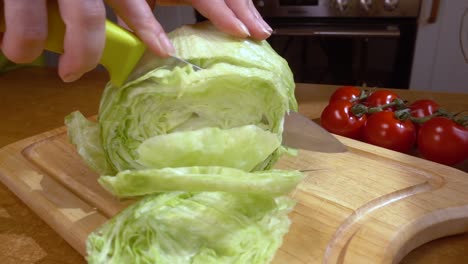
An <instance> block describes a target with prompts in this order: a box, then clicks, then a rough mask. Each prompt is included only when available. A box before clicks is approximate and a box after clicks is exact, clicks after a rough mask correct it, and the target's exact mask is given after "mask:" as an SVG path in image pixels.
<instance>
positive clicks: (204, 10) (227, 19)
mask: <svg viewBox="0 0 468 264" xmlns="http://www.w3.org/2000/svg"><path fill="white" fill-rule="evenodd" d="M191 2H192V6H193V7H194V8H195V9H197V10H198V12H200V13H201V14H202V15H203V16H204V17H206V18H208V19H209V20H211V22H212V23H213V24H214V25H215V26H216V27H217V28H219V29H220V30H221V31H224V32H226V33H228V34H231V35H234V36H237V37H242V38H245V37H248V36H250V32H249V30H248V29H247V27H246V26H245V25H244V24H243V23H242V22H241V21H240V20H239V19H238V18H237V17H236V15H235V14H234V12H233V11H232V10H231V9H230V8H229V7H228V6H227V5H226V3H225V2H224V0H208V1H206V0H192V1H191Z"/></svg>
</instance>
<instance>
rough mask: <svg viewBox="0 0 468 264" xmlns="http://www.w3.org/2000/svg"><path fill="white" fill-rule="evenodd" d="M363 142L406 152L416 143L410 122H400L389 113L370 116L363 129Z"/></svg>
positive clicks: (413, 128) (414, 130)
mask: <svg viewBox="0 0 468 264" xmlns="http://www.w3.org/2000/svg"><path fill="white" fill-rule="evenodd" d="M363 137H364V141H365V142H367V143H370V144H373V145H377V146H380V147H384V148H388V149H393V150H396V151H400V152H408V151H409V150H411V148H412V147H413V145H414V142H415V141H416V129H415V127H414V125H413V123H412V122H411V121H410V120H406V121H401V120H398V119H396V118H395V117H394V113H393V112H390V111H382V112H377V113H375V114H373V115H371V116H370V117H369V118H368V119H367V122H366V125H365V126H364V129H363Z"/></svg>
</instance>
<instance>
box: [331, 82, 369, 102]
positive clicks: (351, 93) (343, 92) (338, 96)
mask: <svg viewBox="0 0 468 264" xmlns="http://www.w3.org/2000/svg"><path fill="white" fill-rule="evenodd" d="M360 94H361V90H359V89H358V88H356V87H353V86H343V87H340V88H338V89H336V91H335V92H334V93H333V94H332V96H331V97H330V100H329V102H330V103H331V102H333V101H337V100H346V101H351V100H353V99H357V98H359V95H360Z"/></svg>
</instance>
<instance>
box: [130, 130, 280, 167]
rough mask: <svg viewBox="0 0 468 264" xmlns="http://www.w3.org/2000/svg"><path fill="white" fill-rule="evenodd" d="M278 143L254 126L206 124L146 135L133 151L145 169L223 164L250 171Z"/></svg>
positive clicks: (273, 137) (271, 136)
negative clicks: (199, 127)
mask: <svg viewBox="0 0 468 264" xmlns="http://www.w3.org/2000/svg"><path fill="white" fill-rule="evenodd" d="M279 146H280V141H279V139H278V137H277V136H276V135H275V134H273V133H271V132H269V131H265V130H263V129H261V128H259V127H257V126H254V125H248V126H242V127H235V128H230V129H220V128H217V127H207V128H201V129H197V130H193V131H180V132H174V133H170V134H165V135H160V136H155V137H152V138H149V139H147V140H145V141H144V142H142V143H141V145H140V146H139V147H138V149H137V153H138V157H139V158H138V161H139V162H140V163H142V164H143V165H145V166H146V167H148V168H165V167H188V166H224V167H231V168H238V169H242V170H245V171H251V170H252V169H254V168H255V166H256V165H257V164H258V163H259V162H261V161H263V160H265V159H266V158H267V157H268V156H269V155H270V154H271V153H272V152H273V151H275V150H276V149H277V148H278V147H279ZM154 150H157V151H158V152H157V153H158V154H159V153H160V154H159V155H155V151H154Z"/></svg>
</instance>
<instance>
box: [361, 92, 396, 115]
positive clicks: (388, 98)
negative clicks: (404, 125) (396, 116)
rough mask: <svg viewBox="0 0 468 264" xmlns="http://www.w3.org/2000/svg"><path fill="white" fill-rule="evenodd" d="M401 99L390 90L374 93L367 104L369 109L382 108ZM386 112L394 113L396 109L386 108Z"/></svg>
mask: <svg viewBox="0 0 468 264" xmlns="http://www.w3.org/2000/svg"><path fill="white" fill-rule="evenodd" d="M397 98H400V96H399V95H398V94H396V93H394V92H392V91H389V90H378V91H375V92H373V93H372V94H371V95H369V97H367V100H366V104H367V106H369V107H376V106H381V105H384V104H389V103H391V102H392V101H393V100H394V99H397ZM385 110H390V111H393V110H395V108H394V107H389V108H386V109H385Z"/></svg>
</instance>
